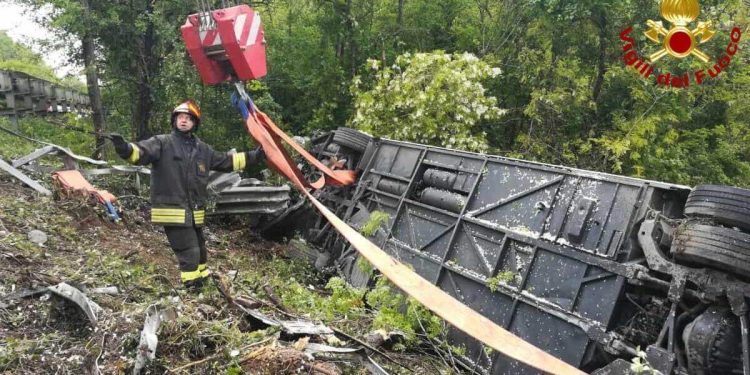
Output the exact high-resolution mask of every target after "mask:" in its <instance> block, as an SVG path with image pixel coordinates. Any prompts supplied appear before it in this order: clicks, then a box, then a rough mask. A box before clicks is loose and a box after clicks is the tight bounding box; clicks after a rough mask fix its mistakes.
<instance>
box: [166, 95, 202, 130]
mask: <svg viewBox="0 0 750 375" xmlns="http://www.w3.org/2000/svg"><path fill="white" fill-rule="evenodd" d="M179 113H187V114H189V115H190V116H192V117H193V122H194V123H195V125H194V126H193V131H195V130H198V125H200V123H201V110H200V108H198V104H196V103H195V102H194V101H192V100H186V101H184V102H182V103H180V105H178V106H177V107H175V109H174V110H173V111H172V127H175V125H176V124H175V119H177V114H179Z"/></svg>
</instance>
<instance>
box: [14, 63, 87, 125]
mask: <svg viewBox="0 0 750 375" xmlns="http://www.w3.org/2000/svg"><path fill="white" fill-rule="evenodd" d="M89 109H90V102H89V97H88V95H86V94H85V93H82V92H79V91H77V90H75V89H71V88H68V87H63V86H60V85H59V84H56V83H53V82H49V81H45V80H43V79H39V78H36V77H33V76H30V75H28V74H26V73H23V72H18V71H13V70H0V116H13V117H17V116H19V115H26V114H47V113H66V112H78V113H85V112H86V111H88V110H89Z"/></svg>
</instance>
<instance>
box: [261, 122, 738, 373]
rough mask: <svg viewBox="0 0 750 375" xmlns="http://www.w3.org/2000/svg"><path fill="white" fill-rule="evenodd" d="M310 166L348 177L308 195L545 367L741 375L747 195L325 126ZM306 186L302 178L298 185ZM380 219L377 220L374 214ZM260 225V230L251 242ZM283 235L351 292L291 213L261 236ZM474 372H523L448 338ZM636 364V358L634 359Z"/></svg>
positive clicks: (333, 238) (327, 247) (316, 222)
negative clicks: (641, 366) (529, 348)
mask: <svg viewBox="0 0 750 375" xmlns="http://www.w3.org/2000/svg"><path fill="white" fill-rule="evenodd" d="M309 149H310V151H311V153H313V154H314V155H315V156H316V157H318V159H320V160H322V161H323V162H325V163H327V164H328V165H331V166H338V167H343V168H348V169H356V170H358V171H359V178H358V182H357V183H356V184H355V185H354V186H351V187H347V188H325V189H323V190H320V191H317V192H316V193H315V194H316V195H317V198H318V199H319V200H321V201H322V202H324V203H325V204H326V205H327V206H328V207H329V208H330V209H331V210H332V211H334V212H335V213H336V214H337V215H338V216H339V217H341V218H342V219H344V220H345V221H346V222H348V223H349V224H350V225H351V226H352V227H354V228H357V229H360V228H361V227H362V226H363V225H364V224H365V223H367V222H368V221H369V220H371V219H370V218H371V216H372V215H373V213H375V212H379V213H378V216H381V217H387V220H384V221H383V223H382V225H380V228H379V229H377V230H376V231H375V232H374V233H371V235H370V236H369V238H370V240H371V241H373V242H374V243H375V244H377V245H379V246H380V247H381V248H382V249H383V250H385V251H386V252H387V253H389V254H390V255H391V256H393V257H394V258H396V259H398V260H400V261H401V262H404V263H406V264H409V265H411V266H412V267H413V269H414V270H415V271H416V272H417V273H418V274H420V275H421V276H422V277H424V278H425V279H427V280H428V281H430V282H432V283H434V284H435V285H437V286H438V287H440V288H441V289H443V290H444V291H446V292H447V293H449V294H450V295H452V296H454V297H455V298H457V299H458V300H460V301H462V302H463V303H464V304H466V305H467V306H469V307H471V308H472V309H474V310H476V311H478V312H479V313H481V314H483V315H484V316H486V317H487V318H489V319H491V320H492V321H494V322H495V323H497V324H498V325H500V326H501V327H504V328H506V329H507V330H509V331H510V332H512V333H514V334H516V335H517V336H519V337H521V338H523V339H525V340H526V341H528V342H530V343H532V344H534V345H536V346H537V347H539V348H541V349H542V350H545V351H547V352H549V353H551V354H553V355H555V356H556V357H558V358H560V359H562V360H564V361H566V362H568V363H570V364H572V365H574V366H576V367H578V368H580V369H582V370H584V371H587V372H594V373H599V374H618V373H626V372H627V371H628V369H629V362H630V359H632V358H633V357H635V356H636V355H637V354H638V352H639V350H640V351H642V352H645V356H646V358H647V360H648V361H649V363H650V365H651V367H653V368H654V369H656V370H659V371H661V372H662V373H663V374H672V373H674V374H743V373H744V374H745V375H750V358H749V355H750V348H749V347H748V346H749V345H748V333H747V324H748V319H747V302H748V297H750V283H748V282H749V281H750V191H749V190H745V189H739V188H734V187H727V186H714V185H702V186H698V187H695V188H690V187H687V186H681V185H674V184H668V183H662V182H656V181H647V180H642V179H636V178H629V177H623V176H616V175H610V174H604V173H598V172H591V171H585V170H579V169H574V168H567V167H562V166H556V165H549V164H542V163H534V162H528V161H523V160H517V159H511V158H504V157H500V156H491V155H484V154H476V153H469V152H461V151H456V150H448V149H443V148H438V147H432V146H425V145H420V144H414V143H408V142H399V141H393V140H386V139H371V138H370V137H369V136H368V135H366V134H364V133H360V132H358V131H355V130H352V129H347V128H339V129H338V130H336V131H334V132H331V133H328V134H325V135H322V136H319V137H317V138H314V139H313V140H312V142H311V145H310V146H309ZM309 177H310V178H311V179H313V178H315V176H313V175H311V176H309ZM383 213H384V214H383ZM263 228H265V229H263ZM261 229H263V231H262V233H263V234H264V235H265V236H267V237H271V238H279V237H283V236H289V235H290V234H291V232H290V231H291V230H297V231H298V232H299V233H301V234H302V235H303V237H304V238H305V239H306V240H307V241H308V242H309V243H312V244H314V245H315V246H316V247H317V248H318V249H320V251H322V253H320V254H319V256H318V258H317V259H316V265H317V266H328V267H335V269H336V270H337V271H338V272H339V273H341V274H342V275H343V276H344V277H345V278H346V279H347V280H349V282H350V283H352V284H353V285H355V286H367V285H368V283H369V282H370V281H371V279H370V275H369V274H366V273H364V272H363V271H362V270H361V269H360V267H357V261H358V253H357V252H356V251H355V250H354V249H352V248H350V246H349V245H348V243H347V242H346V241H345V240H344V239H343V238H342V237H341V236H339V235H338V234H337V232H336V231H335V230H333V229H332V228H331V226H330V225H329V224H328V223H327V222H326V220H325V219H323V218H322V217H320V216H318V215H317V214H316V213H315V211H314V210H313V209H312V208H310V207H309V205H307V204H305V202H304V201H298V202H296V203H292V204H291V205H290V207H289V208H288V209H287V210H286V211H285V212H284V213H283V214H281V215H279V216H276V217H275V218H274V219H272V220H270V221H268V222H265V223H261ZM449 339H450V340H451V341H452V344H453V345H465V347H466V354H465V358H464V360H465V362H466V363H467V365H468V366H471V367H473V368H475V369H476V371H479V372H484V373H488V374H525V373H528V374H532V373H537V371H536V370H534V369H532V368H530V367H527V366H525V365H523V364H521V363H519V362H516V361H513V360H509V359H508V358H505V357H503V356H502V355H500V354H498V353H492V352H490V351H485V350H484V347H483V345H482V344H481V343H480V342H478V341H477V340H475V339H473V338H472V337H470V336H467V335H466V334H464V333H463V332H461V331H459V330H456V329H454V330H452V331H451V332H450V333H449ZM641 355H643V354H641Z"/></svg>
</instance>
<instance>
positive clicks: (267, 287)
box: [263, 285, 289, 314]
mask: <svg viewBox="0 0 750 375" xmlns="http://www.w3.org/2000/svg"><path fill="white" fill-rule="evenodd" d="M263 291H265V292H266V294H267V295H268V299H270V300H271V302H273V304H274V305H276V307H277V308H278V309H279V310H281V311H283V312H285V313H287V314H289V310H287V309H286V307H284V305H283V304H282V303H281V300H280V299H279V297H277V296H276V293H274V292H273V288H272V287H271V286H270V285H264V286H263Z"/></svg>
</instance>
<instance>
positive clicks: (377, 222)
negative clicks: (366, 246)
mask: <svg viewBox="0 0 750 375" xmlns="http://www.w3.org/2000/svg"><path fill="white" fill-rule="evenodd" d="M390 218H391V216H390V215H388V213H387V212H383V211H373V212H371V213H370V218H369V219H367V222H366V223H365V224H364V225H363V226H362V229H360V230H359V231H360V233H362V235H363V236H365V237H370V236H372V235H374V234H375V232H377V231H378V229H380V228H381V226H382V225H383V224H384V223H388V220H390Z"/></svg>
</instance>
